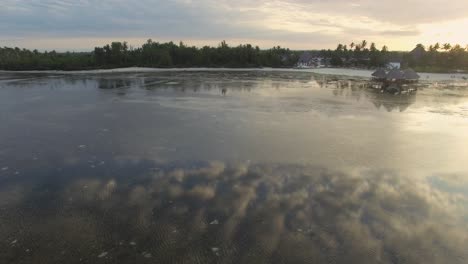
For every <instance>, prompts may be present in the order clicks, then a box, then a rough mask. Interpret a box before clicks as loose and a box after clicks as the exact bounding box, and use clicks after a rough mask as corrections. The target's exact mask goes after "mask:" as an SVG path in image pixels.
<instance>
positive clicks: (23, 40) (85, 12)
mask: <svg viewBox="0 0 468 264" xmlns="http://www.w3.org/2000/svg"><path fill="white" fill-rule="evenodd" d="M467 10H468V1H467V0H452V1H450V2H445V1H441V0H393V1H386V0H381V1H375V0H355V1H352V0H351V1H348V0H328V1H323V0H277V1H267V0H237V1H229V0H165V1H162V0H139V1H128V0H125V1H124V0H112V1H110V0H99V1H98V0H1V1H0V46H19V47H22V48H37V49H40V50H44V49H48V50H51V49H56V50H76V51H78V50H90V49H92V48H93V47H94V46H97V45H104V44H106V43H109V42H111V41H114V40H119V41H128V42H129V43H130V44H131V45H141V44H142V43H143V42H145V41H146V40H147V39H149V38H151V39H153V40H154V41H168V40H173V41H176V42H178V41H184V42H186V43H187V44H189V45H196V46H201V45H204V44H209V45H216V44H217V43H219V42H220V41H221V40H226V41H227V42H228V43H230V44H239V43H251V44H254V45H259V46H260V47H262V48H268V47H271V46H276V45H281V46H284V47H289V48H291V49H322V48H335V47H336V44H337V43H340V42H341V43H346V44H349V43H351V42H352V41H355V42H358V41H361V40H363V39H366V40H367V41H368V42H369V43H370V42H376V43H377V45H378V46H381V45H383V44H386V45H387V46H389V48H390V49H391V50H410V49H412V48H413V47H414V46H415V45H416V44H417V43H423V44H425V45H429V44H433V43H435V42H443V43H445V42H450V43H459V44H461V45H462V46H465V45H466V44H468V12H467Z"/></svg>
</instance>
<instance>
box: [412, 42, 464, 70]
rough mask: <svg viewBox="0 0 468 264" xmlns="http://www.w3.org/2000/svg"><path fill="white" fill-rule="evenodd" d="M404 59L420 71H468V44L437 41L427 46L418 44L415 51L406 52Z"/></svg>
mask: <svg viewBox="0 0 468 264" xmlns="http://www.w3.org/2000/svg"><path fill="white" fill-rule="evenodd" d="M404 61H405V63H406V64H407V66H409V67H412V68H414V69H416V70H418V71H426V72H453V71H468V45H467V46H466V47H463V46H461V45H460V44H454V45H452V44H450V43H445V44H440V43H435V44H433V45H430V46H429V47H427V48H426V47H425V46H424V45H422V44H418V45H417V46H416V48H415V49H414V50H413V51H411V52H410V53H408V54H405V56H404Z"/></svg>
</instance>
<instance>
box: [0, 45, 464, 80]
mask: <svg viewBox="0 0 468 264" xmlns="http://www.w3.org/2000/svg"><path fill="white" fill-rule="evenodd" d="M305 52H307V53H308V55H309V56H310V57H312V58H319V59H320V60H321V61H323V66H324V67H334V68H360V69H375V68H378V67H385V66H387V65H388V64H389V63H391V62H396V63H399V64H400V65H401V67H402V68H409V67H411V68H413V69H415V70H416V71H418V72H428V73H455V72H467V71H468V46H467V47H466V48H463V47H462V46H460V45H458V44H457V45H453V46H452V45H451V44H448V43H446V44H443V45H441V44H439V43H436V44H434V45H431V46H429V48H427V49H426V48H425V47H424V46H423V45H422V44H418V45H417V46H416V48H414V49H413V50H412V51H410V52H402V51H389V49H388V48H387V47H386V46H383V47H382V48H381V49H377V48H376V44H375V43H371V44H370V45H368V43H367V41H366V40H363V41H362V42H359V43H357V44H355V43H354V42H353V43H351V44H349V46H348V45H345V44H339V45H338V46H337V48H336V49H334V50H331V49H328V50H310V51H299V50H290V49H288V48H282V47H280V46H277V47H273V48H271V49H260V48H259V47H258V46H252V45H250V44H242V45H238V46H229V45H228V44H227V43H226V42H225V41H222V42H221V43H220V44H219V45H218V46H217V47H210V46H204V47H202V48H198V47H194V46H187V45H185V44H184V43H183V42H180V43H179V44H178V45H177V44H175V43H174V42H167V43H159V42H153V41H152V40H151V39H149V40H148V41H147V42H146V43H145V44H143V45H142V46H141V47H136V48H135V47H131V46H129V45H128V44H127V42H112V43H111V44H108V45H105V46H103V47H96V48H95V49H94V50H93V51H90V52H56V51H44V52H39V51H38V50H32V51H31V50H27V49H20V48H18V47H16V48H9V47H3V48H2V47H0V70H7V71H50V70H52V71H56V70H59V71H76V70H101V69H119V68H130V67H145V68H162V69H164V68H239V69H242V68H294V67H296V66H297V65H298V61H299V60H300V59H301V55H303V54H304V53H305Z"/></svg>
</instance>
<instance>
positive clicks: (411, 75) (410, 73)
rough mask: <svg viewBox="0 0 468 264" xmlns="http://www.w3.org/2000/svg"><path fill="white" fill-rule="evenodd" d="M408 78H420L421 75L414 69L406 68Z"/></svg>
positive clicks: (406, 77) (405, 73) (405, 74)
mask: <svg viewBox="0 0 468 264" xmlns="http://www.w3.org/2000/svg"><path fill="white" fill-rule="evenodd" d="M403 74H404V76H405V79H406V80H418V79H419V78H420V76H419V75H418V74H417V73H416V72H415V71H414V70H413V69H406V70H404V72H403Z"/></svg>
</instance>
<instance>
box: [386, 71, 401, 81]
mask: <svg viewBox="0 0 468 264" xmlns="http://www.w3.org/2000/svg"><path fill="white" fill-rule="evenodd" d="M404 79H405V75H404V74H403V72H402V71H400V70H398V69H393V70H391V71H389V72H388V74H387V80H390V81H391V80H397V81H398V80H404Z"/></svg>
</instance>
